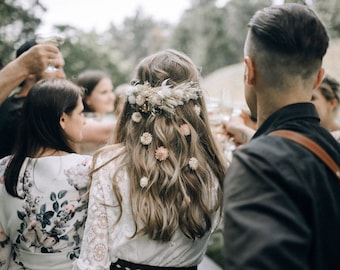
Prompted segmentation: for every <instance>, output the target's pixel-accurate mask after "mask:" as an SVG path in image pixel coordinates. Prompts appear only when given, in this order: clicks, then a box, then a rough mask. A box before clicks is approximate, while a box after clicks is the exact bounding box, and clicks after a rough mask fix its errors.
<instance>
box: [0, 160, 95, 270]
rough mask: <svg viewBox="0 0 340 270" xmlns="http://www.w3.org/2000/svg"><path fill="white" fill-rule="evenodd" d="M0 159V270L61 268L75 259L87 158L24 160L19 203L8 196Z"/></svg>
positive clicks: (83, 207) (85, 198) (84, 207)
mask: <svg viewBox="0 0 340 270" xmlns="http://www.w3.org/2000/svg"><path fill="white" fill-rule="evenodd" d="M9 159H10V157H5V158H3V159H1V160H0V269H1V270H5V269H6V270H7V269H12V270H14V269H25V270H30V269H32V270H46V269H48V270H66V269H71V267H72V262H73V261H74V260H75V259H76V258H77V257H78V256H79V253H80V250H79V249H80V244H81V241H82V235H83V232H84V225H85V219H86V214H87V204H88V196H87V194H86V190H87V186H88V184H89V180H90V179H89V176H88V174H89V171H90V168H91V162H92V157H90V156H82V155H78V154H67V155H65V156H49V157H41V158H26V159H25V161H24V163H23V166H22V167H21V171H20V174H19V181H18V186H17V191H18V195H19V196H21V197H22V198H23V199H19V198H16V197H13V196H11V195H9V194H8V193H7V191H6V189H5V186H4V183H3V180H4V179H3V175H4V172H5V170H6V167H7V164H8V162H9Z"/></svg>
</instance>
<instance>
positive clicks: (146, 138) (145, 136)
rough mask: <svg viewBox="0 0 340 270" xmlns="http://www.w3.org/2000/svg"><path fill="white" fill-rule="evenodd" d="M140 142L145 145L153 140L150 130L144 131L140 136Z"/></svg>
mask: <svg viewBox="0 0 340 270" xmlns="http://www.w3.org/2000/svg"><path fill="white" fill-rule="evenodd" d="M140 142H141V143H142V144H143V145H149V144H150V143H151V142H152V135H151V133H149V132H144V133H143V134H142V136H141V137H140Z"/></svg>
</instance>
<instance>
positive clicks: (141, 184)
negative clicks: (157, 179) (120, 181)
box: [139, 176, 149, 188]
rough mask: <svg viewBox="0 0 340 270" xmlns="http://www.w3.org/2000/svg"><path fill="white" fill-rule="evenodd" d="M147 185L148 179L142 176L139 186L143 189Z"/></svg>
mask: <svg viewBox="0 0 340 270" xmlns="http://www.w3.org/2000/svg"><path fill="white" fill-rule="evenodd" d="M148 183H149V179H148V178H147V177H145V176H143V177H142V178H141V179H140V180H139V185H140V186H141V187H142V188H144V187H146V186H147V185H148Z"/></svg>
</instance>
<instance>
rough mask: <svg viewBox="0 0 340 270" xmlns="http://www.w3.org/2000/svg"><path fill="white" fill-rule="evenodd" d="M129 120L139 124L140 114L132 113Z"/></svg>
mask: <svg viewBox="0 0 340 270" xmlns="http://www.w3.org/2000/svg"><path fill="white" fill-rule="evenodd" d="M131 118H132V121H133V122H135V123H139V122H140V121H141V120H142V114H141V113H140V112H134V113H133V114H132V117H131Z"/></svg>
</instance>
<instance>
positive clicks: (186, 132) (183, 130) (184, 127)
mask: <svg viewBox="0 0 340 270" xmlns="http://www.w3.org/2000/svg"><path fill="white" fill-rule="evenodd" d="M179 130H180V131H181V134H182V135H183V136H189V135H190V134H191V131H190V127H189V125H188V124H182V125H181V126H180V127H179Z"/></svg>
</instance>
